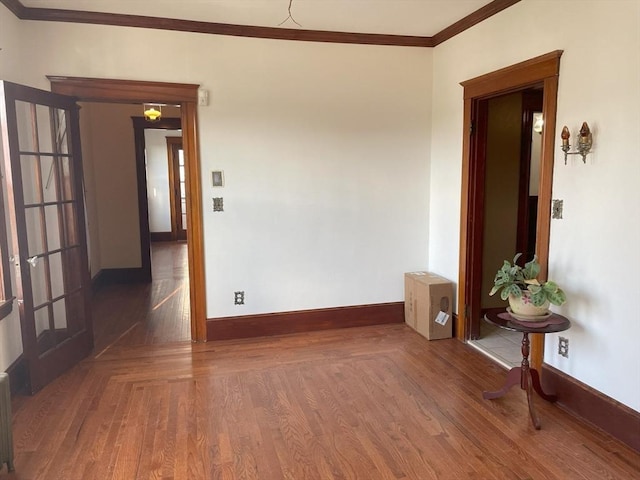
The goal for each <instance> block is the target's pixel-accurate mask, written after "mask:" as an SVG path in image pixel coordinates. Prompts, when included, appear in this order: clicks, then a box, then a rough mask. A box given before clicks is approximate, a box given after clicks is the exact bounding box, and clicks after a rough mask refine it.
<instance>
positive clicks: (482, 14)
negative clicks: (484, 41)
mask: <svg viewBox="0 0 640 480" xmlns="http://www.w3.org/2000/svg"><path fill="white" fill-rule="evenodd" d="M519 1H520V0H494V1H493V2H491V3H489V4H487V5H485V6H484V7H482V8H480V9H478V10H476V11H475V12H473V13H472V14H470V15H467V16H466V17H464V18H463V19H461V20H458V21H457V22H456V23H454V24H452V25H450V26H448V27H447V28H445V29H444V30H441V31H440V32H438V33H436V34H435V35H434V36H433V37H432V39H433V45H432V46H434V47H436V46H438V45H440V44H441V43H442V42H446V41H447V40H449V39H450V38H453V37H455V36H456V35H458V34H459V33H462V32H464V31H465V30H467V29H469V28H471V27H473V26H474V25H477V24H478V23H480V22H482V21H483V20H486V19H487V18H489V17H492V16H494V15H495V14H496V13H500V12H501V11H502V10H504V9H506V8H509V7H510V6H511V5H515V4H516V3H518V2H519Z"/></svg>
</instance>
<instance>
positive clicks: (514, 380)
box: [482, 312, 571, 430]
mask: <svg viewBox="0 0 640 480" xmlns="http://www.w3.org/2000/svg"><path fill="white" fill-rule="evenodd" d="M484 319H485V321H487V322H488V323H490V324H492V325H495V326H497V327H499V328H503V329H505V330H512V331H515V332H522V363H521V364H520V366H519V367H513V368H512V369H511V370H509V373H507V378H506V381H505V384H504V386H503V387H502V388H501V389H500V390H497V391H494V392H488V391H485V392H483V393H482V398H484V399H485V400H492V399H494V398H499V397H502V396H503V395H504V394H505V393H507V391H509V389H510V388H511V387H513V386H514V385H517V384H518V383H519V384H520V388H521V389H522V390H524V391H526V392H527V403H528V405H529V416H530V417H531V421H532V423H533V426H534V427H535V428H536V430H540V425H541V424H540V419H539V418H538V415H537V413H536V411H535V409H534V406H533V391H535V392H536V393H537V394H538V395H540V396H541V397H542V398H543V399H545V400H547V401H549V402H555V401H556V400H557V397H556V396H555V395H549V394H548V393H546V392H545V391H544V390H542V386H541V385H540V375H539V373H538V371H537V370H536V369H535V368H530V367H529V334H530V333H542V334H545V333H555V332H563V331H565V330H568V329H569V328H571V322H570V321H569V319H568V318H566V317H563V316H562V315H558V314H555V313H553V314H551V316H550V317H548V318H547V319H545V320H544V321H541V322H524V321H521V320H518V319H516V318H514V317H512V316H511V315H510V314H509V313H507V312H502V313H498V312H490V313H487V314H486V315H485V316H484Z"/></svg>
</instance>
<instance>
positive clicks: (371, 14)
mask: <svg viewBox="0 0 640 480" xmlns="http://www.w3.org/2000/svg"><path fill="white" fill-rule="evenodd" d="M289 2H290V0H21V3H22V5H24V6H25V7H31V8H51V9H63V10H80V11H87V12H102V13H118V14H126V15H142V16H150V17H162V18H172V19H180V20H195V21H200V22H212V23H224V24H233V25H250V26H258V27H280V28H290V29H305V30H319V31H329V32H350V33H373V34H386V35H409V36H421V37H431V36H434V35H435V34H437V33H438V32H440V31H442V30H443V29H445V28H446V27H448V26H450V25H452V24H453V23H455V22H457V21H459V20H461V19H463V18H464V17H466V16H467V15H470V14H472V13H473V12H475V11H477V10H478V9H480V8H482V7H484V6H486V5H488V4H490V3H492V2H491V0H291V14H292V17H293V20H295V22H297V23H298V24H299V25H296V23H295V22H294V21H293V20H292V19H291V18H288V15H289V11H288V10H289ZM3 3H4V2H3ZM282 22H284V23H282Z"/></svg>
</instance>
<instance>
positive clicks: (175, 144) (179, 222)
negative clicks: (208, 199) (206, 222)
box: [167, 137, 187, 241]
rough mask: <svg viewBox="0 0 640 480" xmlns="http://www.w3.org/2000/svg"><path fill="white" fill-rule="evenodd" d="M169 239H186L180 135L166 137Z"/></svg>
mask: <svg viewBox="0 0 640 480" xmlns="http://www.w3.org/2000/svg"><path fill="white" fill-rule="evenodd" d="M167 158H168V160H169V161H168V163H169V168H168V171H169V200H170V214H171V240H173V241H176V240H186V239H187V187H186V175H185V168H186V166H185V162H184V149H183V148H182V137H167Z"/></svg>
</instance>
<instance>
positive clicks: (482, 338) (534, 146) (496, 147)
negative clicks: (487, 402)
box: [469, 84, 543, 368]
mask: <svg viewBox="0 0 640 480" xmlns="http://www.w3.org/2000/svg"><path fill="white" fill-rule="evenodd" d="M542 95H543V91H542V85H541V84H540V85H536V86H534V87H529V88H526V89H524V90H521V91H516V92H510V93H506V94H503V95H499V96H496V97H491V98H489V99H483V100H481V101H480V102H479V103H478V118H479V121H478V127H477V130H476V133H475V134H476V135H477V136H478V137H479V138H482V139H483V140H482V145H483V146H482V150H480V149H478V151H477V158H476V161H475V164H476V166H475V169H476V171H477V172H478V176H477V178H478V179H479V180H478V181H482V185H483V188H479V189H478V190H479V193H478V198H477V199H478V201H479V203H481V204H482V208H481V209H480V208H478V212H477V217H476V219H475V221H476V222H477V223H482V236H481V237H480V238H479V239H478V240H477V241H478V242H481V246H480V247H478V251H481V258H480V260H479V262H480V267H479V270H480V271H481V292H480V316H474V317H472V318H471V322H472V325H471V338H470V339H469V340H470V343H471V344H472V345H473V346H474V347H476V348H478V349H479V350H481V351H482V352H483V353H485V354H487V355H489V356H491V357H492V358H493V359H494V360H496V361H497V362H499V363H501V364H502V365H503V366H505V367H508V368H511V367H513V366H517V365H519V364H520V362H521V360H522V356H521V354H520V349H521V344H520V343H521V335H519V334H518V333H516V332H510V331H506V330H502V329H499V328H497V327H494V326H493V325H489V324H487V323H486V322H484V321H483V320H482V317H484V315H485V314H486V313H488V312H492V311H498V312H500V311H504V309H505V308H506V305H507V302H506V301H504V300H502V299H501V298H500V297H499V296H490V295H489V291H490V290H491V288H492V286H493V279H494V276H495V272H496V270H497V269H498V268H499V267H500V266H501V265H502V263H503V261H504V260H511V259H512V258H514V256H515V254H516V253H517V252H520V253H522V255H521V257H520V259H519V261H518V263H520V264H522V263H524V262H526V261H528V260H530V259H532V258H533V257H534V255H535V243H536V230H537V224H536V216H537V204H538V187H539V186H538V182H539V178H540V145H541V140H542V123H541V122H542V116H541V115H542ZM534 117H536V118H538V119H540V121H539V122H538V123H535V122H534ZM474 313H475V312H474Z"/></svg>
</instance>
